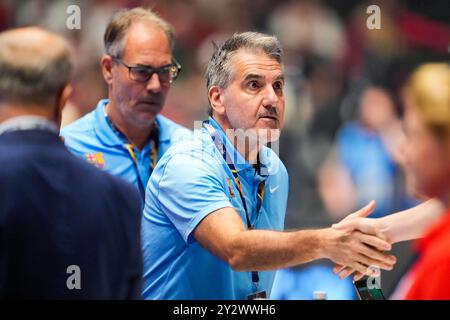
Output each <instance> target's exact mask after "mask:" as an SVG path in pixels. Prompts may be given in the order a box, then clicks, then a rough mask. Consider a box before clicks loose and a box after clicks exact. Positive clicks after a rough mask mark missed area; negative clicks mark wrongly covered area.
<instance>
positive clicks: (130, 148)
mask: <svg viewBox="0 0 450 320" xmlns="http://www.w3.org/2000/svg"><path fill="white" fill-rule="evenodd" d="M104 113H105V118H106V121H107V122H108V124H109V126H110V127H111V129H112V130H113V131H114V133H115V134H117V135H119V136H120V137H121V138H122V140H126V141H128V139H127V138H126V137H125V135H124V134H123V133H121V132H120V131H119V129H117V128H116V126H115V125H114V124H113V123H112V121H111V120H110V119H109V118H108V115H107V114H106V111H105V112H104ZM150 139H151V144H152V146H151V151H150V175H151V174H152V172H153V169H155V166H156V162H157V160H158V139H159V128H158V125H157V123H156V121H155V122H154V124H153V130H152V132H151V134H150ZM123 147H124V148H125V150H127V152H128V155H129V156H130V158H131V160H132V161H133V166H134V169H135V170H136V175H137V181H138V188H139V194H140V195H141V199H142V201H143V202H145V187H144V183H143V182H142V180H141V176H140V174H139V162H138V160H137V157H136V152H135V151H134V148H135V147H134V145H133V144H132V143H129V142H128V143H125V144H124V145H123Z"/></svg>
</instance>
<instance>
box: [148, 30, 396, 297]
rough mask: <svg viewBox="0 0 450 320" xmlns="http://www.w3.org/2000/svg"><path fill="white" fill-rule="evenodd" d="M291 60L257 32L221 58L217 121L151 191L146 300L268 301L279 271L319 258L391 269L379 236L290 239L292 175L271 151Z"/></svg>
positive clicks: (163, 169)
mask: <svg viewBox="0 0 450 320" xmlns="http://www.w3.org/2000/svg"><path fill="white" fill-rule="evenodd" d="M282 57H283V52H282V49H281V46H280V43H279V42H278V40H277V39H276V38H275V37H273V36H270V35H265V34H260V33H255V32H245V33H239V34H234V35H233V36H232V37H231V38H229V39H227V40H226V41H225V42H224V43H223V44H221V45H220V46H218V47H217V48H216V50H215V52H214V54H213V56H212V57H211V59H210V61H209V64H208V68H207V72H206V75H207V89H208V98H209V103H210V108H209V114H210V117H209V119H208V120H206V121H204V122H203V124H202V128H201V130H198V131H196V135H195V137H194V138H193V139H192V140H187V141H184V142H181V143H179V144H177V145H174V146H172V147H171V148H170V149H169V150H168V151H167V152H166V154H165V155H164V156H163V157H162V158H161V160H160V161H159V162H158V164H157V165H156V167H155V171H154V173H153V174H152V176H151V178H150V181H149V183H148V186H147V192H146V202H145V207H144V214H143V220H142V247H143V255H144V287H143V297H144V298H146V299H256V298H264V297H266V298H267V297H268V296H269V295H270V291H271V289H272V284H273V281H274V276H275V271H274V270H275V269H278V268H283V267H288V266H293V265H298V264H302V263H306V262H309V261H312V260H316V259H320V258H327V259H330V260H332V261H334V262H338V263H339V261H340V263H342V264H343V265H347V266H353V267H354V268H356V269H357V270H358V271H360V272H362V273H364V274H372V270H371V269H370V268H368V266H370V265H378V266H380V267H381V268H383V269H386V270H390V269H392V266H393V264H394V263H395V258H394V257H392V256H390V255H388V254H386V253H384V252H383V251H384V250H389V249H390V245H389V244H388V243H387V242H385V241H384V240H383V239H380V238H378V237H376V236H369V235H365V234H362V233H360V232H347V231H345V232H341V231H338V230H335V229H332V228H326V229H319V230H300V231H292V232H283V228H284V217H285V211H286V205H287V196H288V174H287V171H286V168H285V167H284V165H283V163H282V162H281V160H280V159H279V157H278V156H277V155H276V153H275V152H274V151H273V150H271V149H270V148H268V147H266V146H265V144H267V143H270V142H273V141H276V140H277V139H278V136H279V131H280V129H281V128H282V125H283V114H284V94H283V87H284V81H285V76H284V71H283V62H282ZM372 209H373V202H372V204H370V205H369V206H367V207H365V208H363V209H361V210H360V211H359V212H357V213H355V214H357V215H367V213H368V212H370V211H371V210H372ZM337 231H338V232H337Z"/></svg>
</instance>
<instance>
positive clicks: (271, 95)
mask: <svg viewBox="0 0 450 320" xmlns="http://www.w3.org/2000/svg"><path fill="white" fill-rule="evenodd" d="M279 99H280V97H279V96H278V95H277V93H276V92H275V89H274V88H273V87H272V86H267V87H266V90H264V98H263V105H264V106H276V105H277V104H278V101H279Z"/></svg>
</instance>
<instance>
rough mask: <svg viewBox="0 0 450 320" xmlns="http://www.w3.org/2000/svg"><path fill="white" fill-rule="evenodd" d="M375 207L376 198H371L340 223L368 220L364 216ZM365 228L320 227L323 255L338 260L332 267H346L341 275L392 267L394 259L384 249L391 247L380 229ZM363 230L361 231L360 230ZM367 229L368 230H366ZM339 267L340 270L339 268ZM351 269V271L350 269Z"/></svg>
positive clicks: (390, 268)
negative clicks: (374, 199)
mask: <svg viewBox="0 0 450 320" xmlns="http://www.w3.org/2000/svg"><path fill="white" fill-rule="evenodd" d="M374 208H375V202H374V201H371V202H370V203H369V204H368V205H367V206H365V207H363V208H362V209H360V210H358V211H356V212H354V213H352V214H350V215H348V216H347V217H346V218H345V219H343V220H342V221H341V222H340V223H339V224H341V225H344V226H346V224H348V223H353V222H354V221H360V220H369V219H367V218H364V217H367V216H368V215H369V214H370V213H371V212H372V211H373V209H374ZM372 227H373V228H369V229H371V230H366V229H367V228H362V229H359V230H358V228H339V227H336V225H334V228H329V229H324V230H323V234H322V235H323V239H325V244H324V247H323V248H324V250H325V252H324V255H325V256H326V257H327V258H329V259H330V260H332V261H334V262H335V263H337V265H336V266H335V268H334V271H335V272H336V273H339V272H342V271H345V272H344V273H342V274H341V277H342V276H344V275H345V276H348V275H349V274H351V273H352V272H354V271H356V272H357V278H361V277H362V276H363V275H365V274H366V275H372V272H373V268H369V267H374V266H376V267H378V268H381V269H385V270H392V268H393V265H394V264H395V262H396V259H395V257H394V256H392V255H388V254H385V253H384V251H386V250H391V244H390V243H389V242H388V241H387V239H386V237H385V236H384V234H383V233H382V232H380V230H379V229H378V228H376V227H374V226H372ZM361 231H362V232H361ZM367 231H369V232H367ZM338 271H339V272H338ZM350 271H351V272H350Z"/></svg>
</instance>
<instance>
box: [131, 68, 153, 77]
mask: <svg viewBox="0 0 450 320" xmlns="http://www.w3.org/2000/svg"><path fill="white" fill-rule="evenodd" d="M132 72H133V73H134V74H136V75H139V76H147V75H148V74H149V73H150V72H149V70H147V69H145V68H133V69H132Z"/></svg>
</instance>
